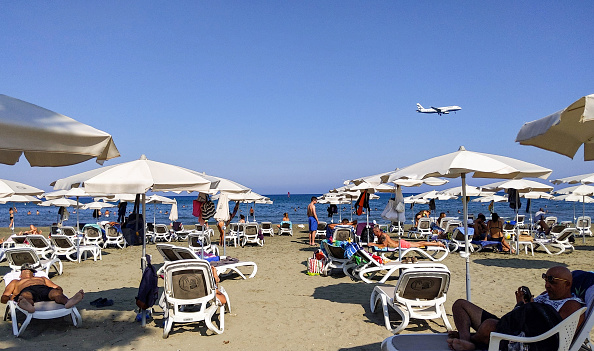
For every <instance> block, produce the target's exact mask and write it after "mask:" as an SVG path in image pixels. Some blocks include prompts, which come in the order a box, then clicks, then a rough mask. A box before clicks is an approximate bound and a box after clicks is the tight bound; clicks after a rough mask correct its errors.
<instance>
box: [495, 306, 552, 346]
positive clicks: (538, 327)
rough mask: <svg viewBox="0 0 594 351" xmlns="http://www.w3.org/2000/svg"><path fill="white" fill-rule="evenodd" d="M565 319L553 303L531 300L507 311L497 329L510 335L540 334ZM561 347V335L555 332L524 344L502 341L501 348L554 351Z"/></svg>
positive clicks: (528, 335)
mask: <svg viewBox="0 0 594 351" xmlns="http://www.w3.org/2000/svg"><path fill="white" fill-rule="evenodd" d="M562 320H563V319H562V318H561V316H560V315H559V312H557V310H555V308H554V307H553V306H551V305H547V304H544V303H539V302H530V303H526V304H523V305H521V306H519V307H516V308H514V309H513V310H512V311H511V312H509V313H507V314H506V315H504V316H503V317H501V319H500V320H499V322H497V327H496V329H495V331H496V332H498V333H503V334H509V335H520V334H521V333H523V334H524V336H526V337H531V336H537V335H540V334H542V333H544V332H546V331H548V330H550V329H552V328H553V327H554V326H556V325H557V324H559V323H560V322H561V321H562ZM558 348H559V335H558V334H555V335H553V336H551V337H549V338H547V339H545V340H542V341H539V342H535V343H530V344H524V345H522V344H521V343H513V342H508V341H507V340H504V341H501V343H500V344H499V350H505V351H509V350H522V351H524V350H530V351H549V350H550V351H554V350H557V349H558Z"/></svg>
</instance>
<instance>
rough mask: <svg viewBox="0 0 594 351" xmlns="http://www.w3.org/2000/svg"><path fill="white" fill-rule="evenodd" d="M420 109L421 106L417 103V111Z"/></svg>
mask: <svg viewBox="0 0 594 351" xmlns="http://www.w3.org/2000/svg"><path fill="white" fill-rule="evenodd" d="M422 109H423V106H421V104H419V103H418V102H417V110H422Z"/></svg>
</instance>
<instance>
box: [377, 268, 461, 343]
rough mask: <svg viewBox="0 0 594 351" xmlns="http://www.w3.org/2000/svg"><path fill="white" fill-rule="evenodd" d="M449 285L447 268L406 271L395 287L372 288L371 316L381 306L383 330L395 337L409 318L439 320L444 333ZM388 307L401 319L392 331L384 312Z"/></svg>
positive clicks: (386, 313)
mask: <svg viewBox="0 0 594 351" xmlns="http://www.w3.org/2000/svg"><path fill="white" fill-rule="evenodd" d="M449 285H450V271H449V270H448V269H447V267H445V266H444V267H441V268H435V267H431V268H429V267H427V268H421V267H413V266H411V265H408V267H403V268H402V273H400V277H399V278H398V281H397V283H396V285H395V286H382V285H378V286H376V287H375V288H374V289H373V291H372V293H371V297H370V307H371V312H372V313H373V312H375V310H376V307H377V304H378V302H381V306H382V311H383V314H384V323H385V325H386V329H388V330H391V331H392V332H393V333H395V334H396V333H398V332H400V331H401V330H403V329H404V328H406V326H407V325H408V323H409V321H410V319H411V318H414V319H437V318H441V319H442V320H443V322H444V324H445V326H446V329H447V330H452V326H451V325H450V322H449V321H448V317H447V316H446V312H445V307H444V304H445V302H446V293H447V291H448V287H449ZM389 307H391V308H392V309H393V310H395V311H396V312H397V313H398V314H399V315H400V317H401V319H402V321H401V322H400V325H399V326H398V327H396V328H395V329H393V328H392V326H391V322H390V316H389V311H388V308H389Z"/></svg>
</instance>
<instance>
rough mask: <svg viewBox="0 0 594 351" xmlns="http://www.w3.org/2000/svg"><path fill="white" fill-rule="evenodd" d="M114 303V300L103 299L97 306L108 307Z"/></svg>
mask: <svg viewBox="0 0 594 351" xmlns="http://www.w3.org/2000/svg"><path fill="white" fill-rule="evenodd" d="M111 305H113V300H108V299H103V300H101V301H100V302H99V303H97V305H96V306H97V308H101V307H107V306H111Z"/></svg>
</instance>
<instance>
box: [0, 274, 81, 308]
mask: <svg viewBox="0 0 594 351" xmlns="http://www.w3.org/2000/svg"><path fill="white" fill-rule="evenodd" d="M34 274H35V269H34V268H33V267H32V266H31V265H30V264H28V263H25V264H24V265H22V266H21V276H20V279H15V280H13V281H11V282H10V283H9V284H8V285H7V286H6V289H5V290H4V293H3V294H2V298H1V299H0V301H2V303H7V302H8V300H14V301H17V304H18V306H19V307H20V308H22V309H24V310H25V311H27V312H29V313H34V312H35V303H36V302H39V301H55V302H56V303H59V304H61V305H64V307H66V308H71V307H73V306H74V305H76V304H77V303H79V302H80V301H81V300H82V299H83V297H84V296H85V292H84V291H83V290H82V289H81V290H79V291H78V292H77V293H76V294H74V296H72V298H70V299H69V298H67V297H66V296H65V295H64V293H63V291H62V288H61V287H59V286H58V285H56V284H54V283H53V282H52V281H51V280H49V279H47V278H45V277H35V275H34Z"/></svg>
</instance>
